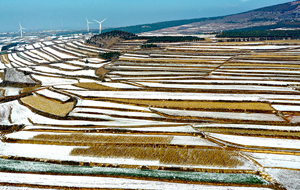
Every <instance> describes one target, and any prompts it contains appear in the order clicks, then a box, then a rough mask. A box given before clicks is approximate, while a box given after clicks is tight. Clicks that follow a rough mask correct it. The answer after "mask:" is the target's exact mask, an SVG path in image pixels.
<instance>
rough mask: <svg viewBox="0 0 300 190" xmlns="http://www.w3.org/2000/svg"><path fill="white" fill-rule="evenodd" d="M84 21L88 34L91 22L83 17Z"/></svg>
mask: <svg viewBox="0 0 300 190" xmlns="http://www.w3.org/2000/svg"><path fill="white" fill-rule="evenodd" d="M85 19H86V27H87V31H88V32H89V31H90V27H89V24H92V22H89V21H88V19H87V18H86V17H85Z"/></svg>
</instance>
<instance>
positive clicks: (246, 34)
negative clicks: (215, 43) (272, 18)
mask: <svg viewBox="0 0 300 190" xmlns="http://www.w3.org/2000/svg"><path fill="white" fill-rule="evenodd" d="M216 37H218V38H264V39H274V40H276V39H286V38H290V39H299V38H300V30H260V31H227V32H222V33H219V34H218V35H217V36H216Z"/></svg>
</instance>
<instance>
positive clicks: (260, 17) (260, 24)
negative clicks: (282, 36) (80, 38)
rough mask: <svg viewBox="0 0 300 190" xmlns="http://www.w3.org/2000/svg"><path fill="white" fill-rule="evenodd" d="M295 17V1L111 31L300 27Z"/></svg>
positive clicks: (299, 11)
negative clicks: (216, 15) (219, 14)
mask: <svg viewBox="0 0 300 190" xmlns="http://www.w3.org/2000/svg"><path fill="white" fill-rule="evenodd" d="M299 15H300V0H297V1H293V2H289V3H284V4H279V5H274V6H269V7H264V8H260V9H256V10H252V11H248V12H244V13H240V14H234V15H229V16H222V17H213V18H196V19H186V20H176V21H167V22H159V23H152V24H144V25H136V26H128V27H121V28H115V29H117V30H122V31H126V32H132V33H145V32H151V33H162V32H164V33H181V34H197V33H205V32H219V31H227V30H236V29H247V30H257V29H274V28H282V27H287V28H300V17H299ZM115 29H114V30H115ZM107 31H108V30H107Z"/></svg>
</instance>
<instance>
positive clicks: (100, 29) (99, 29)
mask: <svg viewBox="0 0 300 190" xmlns="http://www.w3.org/2000/svg"><path fill="white" fill-rule="evenodd" d="M105 20H106V19H104V20H102V21H101V22H99V21H98V20H95V19H94V21H96V22H98V23H99V34H101V24H102V22H104V21H105Z"/></svg>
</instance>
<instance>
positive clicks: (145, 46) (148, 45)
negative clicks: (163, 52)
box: [141, 44, 157, 49]
mask: <svg viewBox="0 0 300 190" xmlns="http://www.w3.org/2000/svg"><path fill="white" fill-rule="evenodd" d="M156 47H157V45H155V44H144V45H141V48H142V49H148V48H156Z"/></svg>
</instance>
